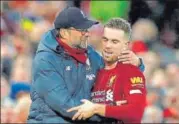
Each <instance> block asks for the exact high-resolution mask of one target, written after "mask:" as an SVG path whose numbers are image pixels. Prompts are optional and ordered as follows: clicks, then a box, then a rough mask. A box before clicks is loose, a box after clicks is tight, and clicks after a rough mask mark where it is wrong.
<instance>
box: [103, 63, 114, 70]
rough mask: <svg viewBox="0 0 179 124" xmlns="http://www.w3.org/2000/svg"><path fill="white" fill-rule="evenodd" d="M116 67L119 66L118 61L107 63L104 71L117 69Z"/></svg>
mask: <svg viewBox="0 0 179 124" xmlns="http://www.w3.org/2000/svg"><path fill="white" fill-rule="evenodd" d="M116 65H117V61H116V62H114V63H108V62H105V67H104V69H106V70H110V69H113V68H115V67H116Z"/></svg>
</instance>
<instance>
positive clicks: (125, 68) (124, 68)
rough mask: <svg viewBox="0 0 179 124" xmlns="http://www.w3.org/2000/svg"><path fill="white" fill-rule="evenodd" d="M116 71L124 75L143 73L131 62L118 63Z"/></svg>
mask: <svg viewBox="0 0 179 124" xmlns="http://www.w3.org/2000/svg"><path fill="white" fill-rule="evenodd" d="M117 66H118V71H119V72H121V73H122V74H126V75H136V74H137V75H143V73H142V72H141V71H140V69H139V68H138V67H137V66H134V65H132V64H122V63H118V65H117Z"/></svg>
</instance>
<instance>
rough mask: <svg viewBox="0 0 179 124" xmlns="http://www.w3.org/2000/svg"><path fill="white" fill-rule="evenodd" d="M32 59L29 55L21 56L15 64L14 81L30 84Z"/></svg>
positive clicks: (12, 78)
mask: <svg viewBox="0 0 179 124" xmlns="http://www.w3.org/2000/svg"><path fill="white" fill-rule="evenodd" d="M31 65H32V58H31V56H27V55H19V56H18V57H17V58H16V60H15V61H14V64H13V70H12V77H11V80H12V81H21V82H22V81H23V82H27V83H30V81H31V67H32V66H31Z"/></svg>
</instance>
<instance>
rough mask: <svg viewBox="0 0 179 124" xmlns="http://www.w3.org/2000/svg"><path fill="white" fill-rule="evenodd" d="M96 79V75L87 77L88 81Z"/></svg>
mask: <svg viewBox="0 0 179 124" xmlns="http://www.w3.org/2000/svg"><path fill="white" fill-rule="evenodd" d="M94 78H95V75H94V74H89V75H86V79H88V80H90V81H91V80H93V79H94Z"/></svg>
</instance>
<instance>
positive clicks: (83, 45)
mask: <svg viewBox="0 0 179 124" xmlns="http://www.w3.org/2000/svg"><path fill="white" fill-rule="evenodd" d="M76 47H77V48H79V49H86V48H87V47H88V39H86V41H81V42H80V44H78V45H76Z"/></svg>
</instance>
